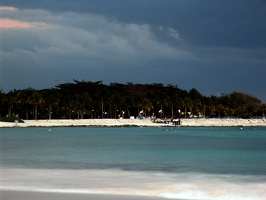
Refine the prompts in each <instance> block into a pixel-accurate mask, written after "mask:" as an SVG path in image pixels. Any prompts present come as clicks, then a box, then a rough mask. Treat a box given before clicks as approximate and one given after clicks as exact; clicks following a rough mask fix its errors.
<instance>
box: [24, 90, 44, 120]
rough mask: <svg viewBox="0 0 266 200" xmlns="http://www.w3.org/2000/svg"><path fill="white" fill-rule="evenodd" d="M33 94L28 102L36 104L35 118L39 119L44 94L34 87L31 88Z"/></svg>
mask: <svg viewBox="0 0 266 200" xmlns="http://www.w3.org/2000/svg"><path fill="white" fill-rule="evenodd" d="M29 90H30V92H31V94H30V96H29V97H28V99H27V103H29V104H30V105H32V106H34V109H33V110H34V112H33V113H34V119H35V120H37V119H38V106H42V105H43V104H44V102H45V101H44V99H43V97H42V95H41V94H40V93H39V91H37V90H34V89H31V88H30V89H29Z"/></svg>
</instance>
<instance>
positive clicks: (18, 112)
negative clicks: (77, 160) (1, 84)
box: [0, 80, 266, 120]
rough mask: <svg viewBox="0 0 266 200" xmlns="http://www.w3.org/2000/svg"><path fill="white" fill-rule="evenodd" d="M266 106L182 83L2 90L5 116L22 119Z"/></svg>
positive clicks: (243, 112) (224, 111)
mask: <svg viewBox="0 0 266 200" xmlns="http://www.w3.org/2000/svg"><path fill="white" fill-rule="evenodd" d="M265 110H266V104H262V101H261V100H259V99H258V98H257V97H254V96H251V95H249V94H244V93H240V92H233V93H231V94H223V95H221V96H219V97H217V96H204V95H202V94H201V93H200V92H199V91H198V90H196V89H195V88H192V89H191V90H189V91H186V90H183V89H180V88H179V87H178V86H177V85H171V84H168V85H163V84H160V83H153V84H134V83H131V82H129V83H126V84H122V83H110V84H109V85H106V84H103V82H102V81H96V82H91V81H84V80H83V81H77V80H74V82H73V83H64V84H59V85H58V86H56V87H54V88H49V89H42V90H36V89H33V88H27V89H21V90H12V91H10V92H8V93H4V92H3V91H2V90H0V117H2V118H4V117H7V116H9V117H10V116H12V115H14V116H19V117H20V118H22V119H25V120H27V119H35V120H37V119H84V118H120V117H124V118H129V117H131V116H134V117H139V116H141V117H157V118H165V117H166V118H179V117H180V118H189V117H217V118H220V117H238V118H251V117H256V118H257V117H258V118H259V117H262V116H264V115H265Z"/></svg>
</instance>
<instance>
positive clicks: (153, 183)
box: [0, 127, 266, 200]
mask: <svg viewBox="0 0 266 200" xmlns="http://www.w3.org/2000/svg"><path fill="white" fill-rule="evenodd" d="M0 170H1V171H0V189H10V190H12V189H13V190H30V191H32V190H34V191H48V192H49V191H57V192H58V191H59V192H77V193H111V194H130V195H145V196H161V197H166V198H180V199H201V200H202V199H219V200H223V199H226V200H228V199H229V200H237V199H241V200H246V199H250V200H251V199H252V200H262V199H266V128H263V127H257V128H254V127H243V128H240V127H233V128H222V127H219V128H210V127H208V128H205V127H204V128H195V127H193V128H192V127H191V128H189V127H180V128H140V127H137V128H135V127H134V128H121V127H120V128H87V127H82V128H78V127H75V128H1V129H0Z"/></svg>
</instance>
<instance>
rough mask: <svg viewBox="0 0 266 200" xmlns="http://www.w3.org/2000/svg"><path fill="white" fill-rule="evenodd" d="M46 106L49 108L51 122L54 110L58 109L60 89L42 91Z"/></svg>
mask: <svg viewBox="0 0 266 200" xmlns="http://www.w3.org/2000/svg"><path fill="white" fill-rule="evenodd" d="M41 94H42V96H43V99H44V102H45V104H46V105H47V106H48V115H49V120H51V119H52V109H53V108H56V107H58V105H59V103H60V94H59V91H58V89H45V90H42V91H41Z"/></svg>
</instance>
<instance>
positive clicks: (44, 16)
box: [0, 0, 266, 102]
mask: <svg viewBox="0 0 266 200" xmlns="http://www.w3.org/2000/svg"><path fill="white" fill-rule="evenodd" d="M73 79H77V80H85V81H99V80H102V81H103V83H104V84H109V83H110V82H119V83H126V82H133V83H163V84H173V85H178V86H179V87H180V88H181V89H185V90H189V89H191V88H196V89H197V90H198V91H199V92H201V93H202V94H204V95H207V96H210V95H218V93H220V94H221V93H225V94H228V93H231V92H234V91H238V92H244V93H247V94H251V95H254V96H256V97H258V98H259V99H261V100H262V101H263V102H266V83H265V82H266V1H265V0H75V1H74V0H60V1H54V0H38V1H36V0H23V1H21V0H5V1H1V3H0V89H1V88H2V89H3V90H4V91H5V92H8V91H10V90H13V89H25V88H28V87H32V88H35V89H43V88H50V87H54V86H55V85H56V84H58V83H66V82H73Z"/></svg>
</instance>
